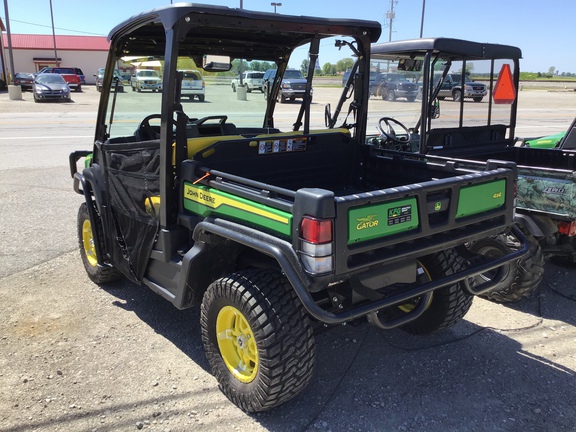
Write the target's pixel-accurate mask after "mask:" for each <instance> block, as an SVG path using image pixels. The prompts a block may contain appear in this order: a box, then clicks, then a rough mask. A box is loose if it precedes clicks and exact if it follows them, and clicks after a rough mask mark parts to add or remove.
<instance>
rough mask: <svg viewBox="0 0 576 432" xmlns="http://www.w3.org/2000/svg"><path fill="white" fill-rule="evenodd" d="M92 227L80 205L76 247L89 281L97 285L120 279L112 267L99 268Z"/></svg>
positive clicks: (85, 209)
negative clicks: (78, 249)
mask: <svg viewBox="0 0 576 432" xmlns="http://www.w3.org/2000/svg"><path fill="white" fill-rule="evenodd" d="M92 230H93V227H92V224H91V223H90V218H89V217H88V207H87V206H86V203H82V204H81V205H80V208H79V209H78V246H79V247H80V256H81V257H82V264H84V269H86V273H88V277H89V278H90V280H91V281H92V282H94V283H97V284H102V283H108V282H113V281H115V280H118V279H120V278H121V277H122V273H120V272H119V271H118V270H117V269H115V268H114V267H112V266H100V265H98V260H97V257H96V248H95V246H94V234H93V231H92Z"/></svg>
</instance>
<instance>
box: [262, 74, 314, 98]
mask: <svg viewBox="0 0 576 432" xmlns="http://www.w3.org/2000/svg"><path fill="white" fill-rule="evenodd" d="M275 77H276V69H268V70H267V71H266V72H264V77H263V78H262V92H263V93H264V98H265V99H268V96H269V95H270V91H271V90H272V84H274V78H275ZM305 93H306V78H304V76H303V75H302V72H300V71H299V70H298V69H286V71H285V72H284V76H283V77H282V83H281V84H280V91H279V92H278V98H279V100H280V103H284V102H286V100H288V99H290V100H295V99H296V98H303V97H304V95H305ZM310 95H312V90H311V91H310Z"/></svg>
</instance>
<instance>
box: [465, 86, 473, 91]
mask: <svg viewBox="0 0 576 432" xmlns="http://www.w3.org/2000/svg"><path fill="white" fill-rule="evenodd" d="M464 90H466V91H472V86H469V85H465V86H464Z"/></svg>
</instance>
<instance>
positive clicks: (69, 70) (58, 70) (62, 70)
mask: <svg viewBox="0 0 576 432" xmlns="http://www.w3.org/2000/svg"><path fill="white" fill-rule="evenodd" d="M54 72H55V73H60V74H72V75H76V71H74V69H72V68H54Z"/></svg>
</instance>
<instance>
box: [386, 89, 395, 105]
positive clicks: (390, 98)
mask: <svg viewBox="0 0 576 432" xmlns="http://www.w3.org/2000/svg"><path fill="white" fill-rule="evenodd" d="M386 100H387V101H388V102H394V101H395V100H396V93H394V90H387V91H386Z"/></svg>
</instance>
